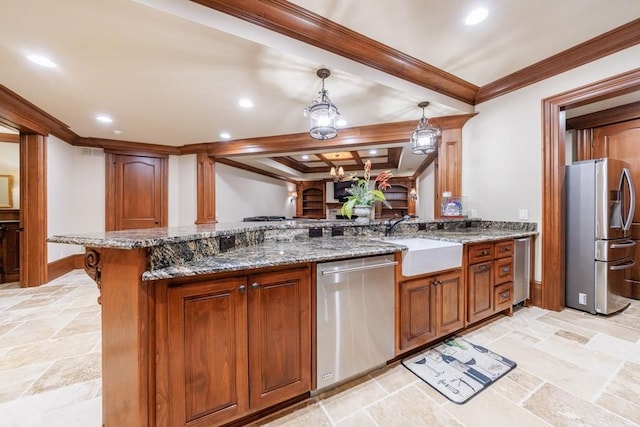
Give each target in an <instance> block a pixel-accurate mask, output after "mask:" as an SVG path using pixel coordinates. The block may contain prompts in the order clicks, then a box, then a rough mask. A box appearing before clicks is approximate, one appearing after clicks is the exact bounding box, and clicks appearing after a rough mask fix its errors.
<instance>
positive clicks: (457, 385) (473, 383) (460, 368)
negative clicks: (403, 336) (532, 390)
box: [402, 337, 517, 403]
mask: <svg viewBox="0 0 640 427" xmlns="http://www.w3.org/2000/svg"><path fill="white" fill-rule="evenodd" d="M402 364H403V365H404V366H405V367H406V368H407V369H409V370H410V371H411V372H413V373H414V374H416V375H417V376H418V377H420V378H421V379H422V380H423V381H424V382H426V383H427V384H429V385H430V386H431V387H433V388H435V389H436V390H437V391H438V392H440V394H442V395H443V396H445V397H446V398H447V399H449V400H451V401H452V402H454V403H465V402H466V401H468V400H469V399H471V398H472V397H473V396H475V395H476V394H478V393H479V392H481V391H482V390H484V389H485V388H487V387H489V386H490V385H491V384H493V383H494V382H495V381H497V380H498V378H500V377H502V376H503V375H504V374H506V373H507V372H509V371H510V370H512V369H513V368H515V367H516V366H517V365H516V363H515V362H514V361H512V360H509V359H507V358H506V357H503V356H500V355H499V354H497V353H494V352H492V351H491V350H488V349H486V348H485V347H482V346H479V345H476V344H473V343H471V342H469V341H467V340H466V339H464V338H461V337H454V338H450V339H447V340H445V341H444V342H442V343H440V344H437V345H435V346H433V347H430V348H429V349H428V350H426V351H424V352H422V353H419V354H417V355H415V356H412V357H410V358H407V359H404V360H403V361H402Z"/></svg>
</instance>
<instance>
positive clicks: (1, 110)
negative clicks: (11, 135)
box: [0, 85, 78, 144]
mask: <svg viewBox="0 0 640 427" xmlns="http://www.w3.org/2000/svg"><path fill="white" fill-rule="evenodd" d="M0 123H2V124H4V125H7V126H9V127H12V128H14V129H17V130H19V131H21V132H24V133H38V134H40V135H49V134H52V135H55V136H56V137H58V138H60V139H62V140H63V141H65V142H67V143H69V144H73V143H74V141H75V140H76V139H77V138H78V135H77V134H76V133H75V132H73V131H71V130H70V129H69V126H67V125H66V124H64V123H63V122H61V121H60V120H58V119H56V118H55V117H53V116H52V115H51V114H49V113H47V112H45V111H44V110H42V109H40V108H39V107H37V106H35V105H34V104H32V103H31V102H29V101H27V100H26V99H24V98H23V97H21V96H20V95H18V94H17V93H15V92H13V91H11V90H10V89H9V88H7V87H6V86H4V85H0Z"/></svg>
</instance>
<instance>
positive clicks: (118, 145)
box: [73, 137, 181, 157]
mask: <svg viewBox="0 0 640 427" xmlns="http://www.w3.org/2000/svg"><path fill="white" fill-rule="evenodd" d="M73 145H77V146H82V147H91V148H103V149H104V150H105V151H109V152H117V153H118V154H124V155H131V156H143V155H147V156H150V157H153V154H161V155H164V156H169V155H174V156H179V155H180V154H181V152H180V147H173V146H168V145H159V144H146V143H143V142H133V141H120V140H117V139H106V138H84V137H78V138H77V139H76V140H75V142H74V143H73Z"/></svg>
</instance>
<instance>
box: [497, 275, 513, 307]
mask: <svg viewBox="0 0 640 427" xmlns="http://www.w3.org/2000/svg"><path fill="white" fill-rule="evenodd" d="M512 304H513V282H507V283H503V284H502V285H497V286H496V287H495V288H493V307H494V311H495V312H496V313H497V312H498V311H501V310H505V309H507V308H509V307H511V305H512Z"/></svg>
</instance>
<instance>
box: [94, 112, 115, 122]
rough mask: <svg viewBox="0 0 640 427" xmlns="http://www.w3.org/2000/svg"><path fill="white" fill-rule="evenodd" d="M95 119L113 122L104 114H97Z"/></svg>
mask: <svg viewBox="0 0 640 427" xmlns="http://www.w3.org/2000/svg"><path fill="white" fill-rule="evenodd" d="M96 120H97V121H99V122H102V123H113V119H112V118H111V117H109V116H107V115H105V114H98V115H97V116H96Z"/></svg>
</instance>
